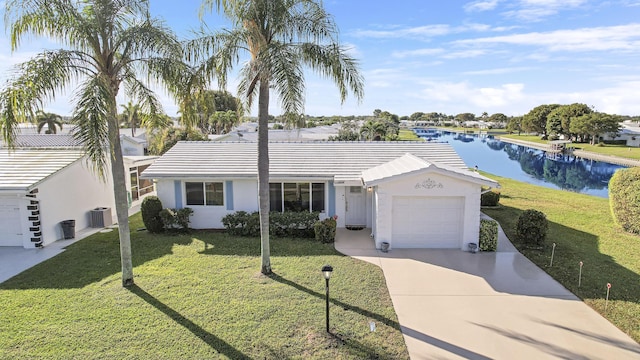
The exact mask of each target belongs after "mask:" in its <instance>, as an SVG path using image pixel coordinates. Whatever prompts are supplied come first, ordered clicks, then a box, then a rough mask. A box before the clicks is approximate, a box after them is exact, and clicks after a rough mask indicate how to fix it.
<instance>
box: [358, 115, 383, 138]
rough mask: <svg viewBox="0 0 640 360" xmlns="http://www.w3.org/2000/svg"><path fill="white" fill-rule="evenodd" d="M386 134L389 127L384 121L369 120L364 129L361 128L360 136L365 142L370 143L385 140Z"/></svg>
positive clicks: (363, 125) (363, 126)
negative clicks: (368, 141)
mask: <svg viewBox="0 0 640 360" xmlns="http://www.w3.org/2000/svg"><path fill="white" fill-rule="evenodd" d="M386 133H387V127H386V125H385V123H384V122H382V121H371V120H368V121H367V122H365V123H364V124H362V127H361V128H360V135H362V136H363V137H364V139H365V140H370V141H380V140H382V139H383V138H384V136H385V135H386Z"/></svg>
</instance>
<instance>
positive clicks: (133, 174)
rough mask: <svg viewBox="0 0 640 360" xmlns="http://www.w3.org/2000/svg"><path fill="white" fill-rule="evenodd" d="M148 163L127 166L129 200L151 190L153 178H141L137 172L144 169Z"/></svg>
mask: <svg viewBox="0 0 640 360" xmlns="http://www.w3.org/2000/svg"><path fill="white" fill-rule="evenodd" d="M148 167H149V165H142V166H138V167H132V168H129V179H130V180H129V181H130V183H131V200H134V201H135V200H138V199H139V198H140V197H141V196H142V195H145V194H148V193H150V192H152V191H153V180H150V179H141V178H140V176H139V174H141V173H142V172H143V171H145V170H146V169H147V168H148Z"/></svg>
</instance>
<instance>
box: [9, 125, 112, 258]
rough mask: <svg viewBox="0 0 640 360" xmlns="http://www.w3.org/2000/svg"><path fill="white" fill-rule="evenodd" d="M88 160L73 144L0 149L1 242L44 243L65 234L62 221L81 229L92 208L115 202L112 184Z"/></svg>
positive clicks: (26, 246) (15, 244)
mask: <svg viewBox="0 0 640 360" xmlns="http://www.w3.org/2000/svg"><path fill="white" fill-rule="evenodd" d="M54 136H55V135H54ZM87 166H88V165H87V163H86V158H85V156H84V152H82V151H80V150H77V149H16V150H12V151H10V150H7V149H0V168H1V169H2V171H1V172H0V246H22V247H24V248H35V247H41V246H44V245H47V244H49V243H52V242H54V241H56V240H58V239H62V238H63V234H62V227H61V226H60V222H62V221H64V220H75V227H76V229H83V228H86V227H89V226H90V225H91V224H90V221H91V218H90V216H91V210H93V209H95V208H98V207H108V208H113V206H114V201H113V186H112V185H111V183H110V182H105V181H101V180H99V179H98V178H97V177H96V176H95V175H94V174H93V173H92V171H91V170H90V169H88V168H87ZM113 215H115V214H113Z"/></svg>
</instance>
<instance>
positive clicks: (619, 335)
mask: <svg viewBox="0 0 640 360" xmlns="http://www.w3.org/2000/svg"><path fill="white" fill-rule="evenodd" d="M369 232H370V230H368V229H365V230H361V231H349V230H344V229H340V231H339V233H338V236H337V237H336V249H337V250H338V251H340V252H342V253H344V254H345V255H349V256H352V257H355V258H358V259H361V260H364V261H367V262H371V263H373V264H376V265H378V266H380V267H381V268H382V270H383V272H384V275H385V278H386V282H387V287H388V289H389V294H390V295H391V299H392V301H393V306H394V308H395V311H396V314H397V315H398V321H399V323H400V327H401V330H402V333H403V335H404V339H405V342H406V344H407V348H408V350H409V354H410V356H411V359H555V358H560V359H640V345H638V343H636V342H635V341H633V340H632V339H631V338H630V337H629V336H627V335H626V334H624V333H623V332H622V331H620V330H619V329H618V328H616V327H615V326H613V325H612V324H611V323H609V322H608V321H607V320H606V319H605V318H603V317H602V316H601V315H600V314H598V313H597V312H595V311H594V310H593V309H591V308H590V307H589V306H587V305H586V304H584V303H583V302H582V301H581V300H580V299H578V298H577V297H576V296H575V295H573V294H572V293H571V292H569V291H568V290H567V289H565V288H564V287H563V286H562V285H560V284H559V283H558V282H557V281H555V280H554V279H553V278H551V277H550V276H549V275H548V274H547V273H545V272H544V271H542V270H541V269H540V268H538V267H537V266H536V265H535V264H533V263H532V262H531V261H529V260H528V259H527V258H526V257H524V256H523V255H522V254H520V253H519V252H517V251H516V250H515V248H513V246H512V245H511V244H510V243H509V244H507V243H508V242H509V240H508V239H507V238H506V236H504V233H503V232H502V231H500V238H499V242H500V243H501V244H500V245H499V250H502V251H498V252H495V253H477V254H472V253H468V252H463V251H460V250H437V249H394V250H391V251H389V252H388V253H383V252H381V251H379V250H375V248H374V243H373V240H372V239H371V238H370V237H369V236H368V234H369Z"/></svg>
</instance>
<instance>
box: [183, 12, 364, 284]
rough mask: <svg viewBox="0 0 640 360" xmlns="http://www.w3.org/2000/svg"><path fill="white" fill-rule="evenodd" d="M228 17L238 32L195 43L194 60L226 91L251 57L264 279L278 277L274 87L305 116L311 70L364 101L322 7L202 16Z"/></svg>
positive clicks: (244, 75) (289, 107)
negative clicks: (274, 273) (231, 75)
mask: <svg viewBox="0 0 640 360" xmlns="http://www.w3.org/2000/svg"><path fill="white" fill-rule="evenodd" d="M214 7H215V8H217V10H218V11H222V12H223V14H224V16H225V17H226V18H227V19H228V20H229V21H230V22H231V24H232V26H233V28H232V29H227V30H223V31H219V32H217V33H214V34H212V35H208V34H203V36H202V37H201V38H199V39H195V40H193V41H192V42H191V43H190V44H188V46H187V49H188V52H189V53H190V54H191V56H192V60H194V61H196V62H198V61H203V63H204V64H210V66H209V69H210V73H211V75H212V76H213V75H214V72H216V71H217V72H218V74H217V75H218V76H219V77H218V82H219V84H220V87H221V88H225V87H226V76H227V73H228V72H229V70H230V69H231V68H232V67H233V66H234V65H236V64H237V63H238V62H239V61H240V55H241V54H242V53H246V52H248V55H249V56H250V59H249V60H248V61H247V62H246V63H243V67H242V69H241V70H240V83H239V86H238V93H239V97H240V98H241V99H243V100H244V102H245V106H246V108H247V109H250V108H251V105H252V104H253V102H254V100H255V97H256V95H257V97H258V201H259V204H260V206H259V210H260V237H261V251H262V263H261V272H262V273H263V274H270V273H271V260H270V249H269V143H268V141H269V139H268V119H269V96H270V91H269V90H270V88H273V89H274V90H275V92H276V94H277V96H278V99H279V101H280V105H281V107H282V109H283V110H284V112H285V114H303V113H304V111H303V110H304V93H305V83H304V66H309V67H310V68H311V69H313V70H314V71H316V72H318V73H320V74H322V75H324V76H326V77H328V78H330V79H331V80H333V81H334V83H335V84H336V85H337V87H338V90H339V92H340V97H341V100H342V101H343V102H344V100H345V99H346V97H347V93H348V91H349V90H351V91H352V92H353V93H354V94H355V96H356V97H357V98H358V99H362V97H363V87H364V85H363V79H362V77H361V76H360V74H359V72H358V66H357V62H356V61H355V60H354V59H353V58H351V57H350V56H348V55H347V53H346V50H345V49H344V48H343V47H341V46H340V45H339V42H338V29H337V26H336V24H335V23H334V21H333V18H332V17H331V16H330V15H329V14H327V13H326V11H325V10H324V9H323V7H322V4H321V3H320V2H319V1H315V0H203V4H202V10H203V11H211V10H212V9H213V8H214Z"/></svg>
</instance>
